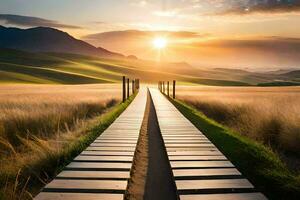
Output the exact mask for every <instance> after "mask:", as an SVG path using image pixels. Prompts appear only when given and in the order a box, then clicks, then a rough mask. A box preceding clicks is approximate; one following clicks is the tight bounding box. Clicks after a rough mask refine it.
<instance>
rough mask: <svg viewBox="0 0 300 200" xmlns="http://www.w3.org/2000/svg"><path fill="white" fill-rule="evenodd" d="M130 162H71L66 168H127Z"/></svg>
mask: <svg viewBox="0 0 300 200" xmlns="http://www.w3.org/2000/svg"><path fill="white" fill-rule="evenodd" d="M130 168H131V163H108V162H99V163H94V162H71V163H70V164H69V165H67V166H66V169H128V170H130Z"/></svg>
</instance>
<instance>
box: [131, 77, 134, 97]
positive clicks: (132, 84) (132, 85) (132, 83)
mask: <svg viewBox="0 0 300 200" xmlns="http://www.w3.org/2000/svg"><path fill="white" fill-rule="evenodd" d="M131 87H132V88H131V89H132V94H134V92H135V88H134V80H132V82H131Z"/></svg>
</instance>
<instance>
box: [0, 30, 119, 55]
mask: <svg viewBox="0 0 300 200" xmlns="http://www.w3.org/2000/svg"><path fill="white" fill-rule="evenodd" d="M0 48H10V49H17V50H23V51H29V52H57V53H72V54H81V55H89V56H97V57H113V58H123V57H124V56H123V55H122V54H118V53H114V52H111V51H108V50H106V49H104V48H101V47H98V48H96V47H94V46H92V45H90V44H88V43H86V42H84V41H82V40H78V39H75V38H74V37H72V36H71V35H69V34H68V33H66V32H63V31H60V30H57V29H54V28H48V27H36V28H29V29H19V28H6V27H4V26H0Z"/></svg>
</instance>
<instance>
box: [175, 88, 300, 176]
mask: <svg viewBox="0 0 300 200" xmlns="http://www.w3.org/2000/svg"><path fill="white" fill-rule="evenodd" d="M177 96H178V99H180V100H182V101H184V102H186V103H188V104H190V105H192V106H194V107H195V108H197V109H198V110H199V111H201V112H203V113H204V114H205V115H206V116H208V117H210V118H212V119H214V120H216V121H218V122H220V123H221V124H223V125H226V126H228V127H230V128H232V129H233V130H235V131H236V132H238V133H240V134H242V135H245V136H248V137H250V138H252V139H255V140H257V141H260V142H262V143H263V144H265V145H266V146H268V147H271V148H272V149H273V150H274V151H275V152H277V153H278V155H280V157H281V159H282V160H284V161H285V163H286V164H288V166H289V167H290V169H293V170H295V171H299V170H300V153H299V152H300V146H299V144H300V124H299V121H300V115H299V112H300V101H299V98H300V87H267V88H265V87H197V86H195V87H194V86H188V87H184V86H182V87H179V88H178V92H177Z"/></svg>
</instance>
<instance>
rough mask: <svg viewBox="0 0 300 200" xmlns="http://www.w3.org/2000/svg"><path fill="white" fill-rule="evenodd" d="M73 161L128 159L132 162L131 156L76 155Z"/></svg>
mask: <svg viewBox="0 0 300 200" xmlns="http://www.w3.org/2000/svg"><path fill="white" fill-rule="evenodd" d="M74 160H75V161H120V162H122V161H130V162H132V160H133V156H81V155H79V156H77V157H76V158H75V159H74Z"/></svg>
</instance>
